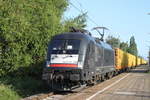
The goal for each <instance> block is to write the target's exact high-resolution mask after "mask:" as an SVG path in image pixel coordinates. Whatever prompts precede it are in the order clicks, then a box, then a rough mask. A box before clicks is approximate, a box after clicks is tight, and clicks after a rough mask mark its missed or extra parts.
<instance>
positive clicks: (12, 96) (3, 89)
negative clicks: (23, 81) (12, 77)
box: [0, 84, 21, 100]
mask: <svg viewBox="0 0 150 100" xmlns="http://www.w3.org/2000/svg"><path fill="white" fill-rule="evenodd" d="M20 98H21V97H20V96H19V95H18V94H17V92H16V91H14V90H12V89H11V87H10V86H7V85H3V84H0V100H20Z"/></svg>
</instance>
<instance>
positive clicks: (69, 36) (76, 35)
mask: <svg viewBox="0 0 150 100" xmlns="http://www.w3.org/2000/svg"><path fill="white" fill-rule="evenodd" d="M53 39H85V40H87V41H90V40H91V41H93V42H94V43H95V44H98V45H99V46H101V47H103V48H106V49H110V50H112V47H111V46H110V45H109V44H107V43H105V42H103V41H100V40H99V41H96V40H95V38H94V37H92V36H90V35H89V34H88V33H87V34H86V33H81V32H66V33H62V34H58V35H55V36H54V38H53Z"/></svg>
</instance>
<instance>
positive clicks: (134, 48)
mask: <svg viewBox="0 0 150 100" xmlns="http://www.w3.org/2000/svg"><path fill="white" fill-rule="evenodd" d="M128 52H129V53H131V54H133V55H135V56H137V55H138V50H137V45H136V42H135V39H134V36H132V37H131V38H130V45H129V49H128Z"/></svg>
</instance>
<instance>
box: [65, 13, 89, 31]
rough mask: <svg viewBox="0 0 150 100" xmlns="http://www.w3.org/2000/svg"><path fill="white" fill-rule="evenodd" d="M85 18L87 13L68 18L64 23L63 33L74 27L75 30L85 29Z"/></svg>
mask: <svg viewBox="0 0 150 100" xmlns="http://www.w3.org/2000/svg"><path fill="white" fill-rule="evenodd" d="M86 17H87V13H82V14H80V15H78V16H77V17H75V18H70V19H67V20H65V21H64V24H63V26H64V31H69V28H70V27H75V28H77V29H83V28H85V27H86Z"/></svg>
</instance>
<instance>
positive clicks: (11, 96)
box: [0, 76, 48, 100]
mask: <svg viewBox="0 0 150 100" xmlns="http://www.w3.org/2000/svg"><path fill="white" fill-rule="evenodd" d="M47 91H48V87H47V85H46V84H44V82H43V81H42V80H40V79H35V78H33V77H27V76H26V77H10V76H6V77H3V78H0V100H20V99H21V98H25V97H28V96H31V95H34V94H38V93H43V92H47Z"/></svg>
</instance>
